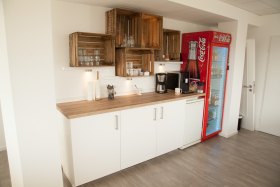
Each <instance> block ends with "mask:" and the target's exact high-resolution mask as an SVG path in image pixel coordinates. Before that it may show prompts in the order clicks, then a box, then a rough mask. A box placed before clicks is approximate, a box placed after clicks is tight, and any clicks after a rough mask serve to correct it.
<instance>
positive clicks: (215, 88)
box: [206, 46, 228, 136]
mask: <svg viewBox="0 0 280 187" xmlns="http://www.w3.org/2000/svg"><path fill="white" fill-rule="evenodd" d="M227 57H228V48H227V47H217V46H213V54H212V67H211V83H210V89H211V91H210V95H209V108H208V119H207V129H206V136H207V135H210V134H212V133H214V132H217V131H219V130H221V124H222V115H223V105H224V92H225V79H226V70H227Z"/></svg>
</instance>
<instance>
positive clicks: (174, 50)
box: [155, 29, 181, 61]
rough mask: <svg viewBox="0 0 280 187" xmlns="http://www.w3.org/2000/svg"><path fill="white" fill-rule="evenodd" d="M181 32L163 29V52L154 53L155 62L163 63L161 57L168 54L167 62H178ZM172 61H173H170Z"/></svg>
mask: <svg viewBox="0 0 280 187" xmlns="http://www.w3.org/2000/svg"><path fill="white" fill-rule="evenodd" d="M180 43H181V31H178V30H171V29H163V50H158V51H155V61H163V60H165V59H163V55H166V54H169V59H170V60H169V61H180V53H181V50H180ZM171 59H173V60H171Z"/></svg>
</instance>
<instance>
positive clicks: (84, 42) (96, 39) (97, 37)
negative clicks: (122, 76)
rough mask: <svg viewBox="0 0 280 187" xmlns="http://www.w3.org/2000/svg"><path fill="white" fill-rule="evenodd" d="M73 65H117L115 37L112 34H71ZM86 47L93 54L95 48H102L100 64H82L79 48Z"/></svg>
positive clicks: (88, 52)
mask: <svg viewBox="0 0 280 187" xmlns="http://www.w3.org/2000/svg"><path fill="white" fill-rule="evenodd" d="M69 46H70V66H71V67H102V66H103V67H107V66H115V37H114V36H113V35H110V34H98V33H87V32H75V33H72V34H70V35H69ZM80 49H82V50H84V49H86V50H87V54H90V55H91V56H93V53H94V50H95V49H99V50H100V62H99V63H100V65H94V66H80V63H79V54H78V52H79V50H80Z"/></svg>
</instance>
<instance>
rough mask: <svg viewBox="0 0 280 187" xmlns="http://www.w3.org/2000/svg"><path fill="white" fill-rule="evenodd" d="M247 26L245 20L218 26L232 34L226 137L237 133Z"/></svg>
mask: <svg viewBox="0 0 280 187" xmlns="http://www.w3.org/2000/svg"><path fill="white" fill-rule="evenodd" d="M247 28H248V23H246V22H244V21H232V22H224V23H219V26H218V30H219V31H221V32H226V33H230V34H231V35H232V41H231V44H230V53H229V70H228V71H227V83H226V96H225V104H224V114H223V127H222V132H221V133H220V135H221V136H224V137H230V136H232V135H234V134H236V133H237V125H238V116H239V107H240V100H241V89H242V79H243V70H244V59H245V47H246V37H247Z"/></svg>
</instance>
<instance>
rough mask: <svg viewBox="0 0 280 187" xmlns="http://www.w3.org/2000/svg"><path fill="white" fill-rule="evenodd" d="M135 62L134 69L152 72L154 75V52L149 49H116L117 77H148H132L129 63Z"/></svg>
mask: <svg viewBox="0 0 280 187" xmlns="http://www.w3.org/2000/svg"><path fill="white" fill-rule="evenodd" d="M128 62H133V69H141V71H142V72H146V71H148V72H150V76H153V75H154V50H153V49H147V48H116V76H122V77H147V75H143V76H130V75H128V71H127V63H128Z"/></svg>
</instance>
